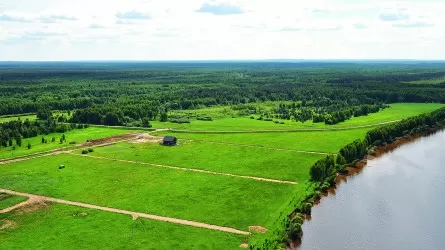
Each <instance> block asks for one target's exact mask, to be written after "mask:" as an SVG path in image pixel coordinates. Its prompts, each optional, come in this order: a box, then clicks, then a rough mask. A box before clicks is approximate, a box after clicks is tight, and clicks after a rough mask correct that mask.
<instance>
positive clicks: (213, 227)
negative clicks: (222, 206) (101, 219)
mask: <svg viewBox="0 0 445 250" xmlns="http://www.w3.org/2000/svg"><path fill="white" fill-rule="evenodd" d="M0 193H7V194H12V195H19V196H25V197H28V198H29V200H27V201H24V202H22V203H20V204H18V205H15V206H13V207H9V208H6V209H3V210H0V214H1V213H6V212H10V211H12V210H14V209H17V208H19V207H22V206H25V205H27V204H30V203H32V202H42V201H43V202H54V203H59V204H66V205H71V206H77V207H84V208H90V209H96V210H101V211H106V212H112V213H118V214H126V215H130V216H131V217H132V218H133V219H137V218H145V219H151V220H157V221H164V222H170V223H175V224H181V225H187V226H192V227H200V228H205V229H211V230H217V231H223V232H227V233H233V234H242V235H249V234H250V233H249V232H246V231H241V230H238V229H234V228H230V227H222V226H216V225H211V224H206V223H201V222H195V221H189V220H182V219H177V218H171V217H164V216H158V215H153V214H146V213H139V212H133V211H128V210H122V209H116V208H109V207H101V206H96V205H92V204H87V203H81V202H74V201H68V200H62V199H56V198H52V197H47V196H40V195H34V194H28V193H21V192H16V191H12V190H7V189H0Z"/></svg>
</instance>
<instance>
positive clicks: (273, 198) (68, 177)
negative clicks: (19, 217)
mask: <svg viewBox="0 0 445 250" xmlns="http://www.w3.org/2000/svg"><path fill="white" fill-rule="evenodd" d="M60 164H64V165H65V166H66V168H65V169H62V170H59V169H58V166H59V165H60ZM0 168H1V175H0V183H2V184H1V186H2V188H5V189H11V190H16V191H21V192H28V193H33V194H40V195H47V196H51V197H56V198H62V199H68V200H74V201H79V202H85V203H91V204H95V205H101V206H107V207H114V208H120V209H126V210H131V211H137V212H145V213H152V214H156V215H161V216H167V217H176V218H182V219H188V220H194V221H199V222H205V223H210V224H216V225H222V226H229V227H235V228H237V229H241V230H246V229H247V227H248V226H251V225H264V224H265V223H266V222H267V220H268V218H269V217H270V215H271V214H273V213H275V212H276V211H277V208H278V207H279V206H281V205H282V204H284V203H286V202H287V201H288V200H289V198H290V197H292V194H293V193H295V192H297V191H298V189H299V188H305V187H304V185H290V184H281V183H270V182H263V181H257V180H249V179H242V178H236V177H228V176H220V175H212V174H207V173H197V172H190V171H180V170H174V169H166V168H160V167H151V166H147V165H139V164H132V163H123V162H117V161H113V160H101V159H92V158H88V157H82V156H75V155H66V154H63V155H57V156H49V157H43V158H37V159H32V160H28V161H23V162H16V163H10V164H7V165H3V166H0Z"/></svg>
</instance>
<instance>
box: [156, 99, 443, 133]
mask: <svg viewBox="0 0 445 250" xmlns="http://www.w3.org/2000/svg"><path fill="white" fill-rule="evenodd" d="M443 106H444V105H443V104H437V103H396V104H391V107H390V108H388V109H385V110H382V111H380V112H378V113H374V114H369V115H367V116H360V117H353V118H351V119H350V120H347V121H345V122H342V123H339V124H336V125H325V124H324V123H312V122H310V121H308V122H305V123H301V122H294V121H288V120H279V119H274V120H278V121H283V122H284V123H285V124H275V123H274V122H271V121H258V120H256V119H250V118H248V117H238V118H221V119H216V120H214V121H198V120H192V121H191V123H189V124H177V123H168V122H167V123H161V122H156V121H154V122H152V124H153V127H154V128H174V129H183V130H197V131H245V130H292V129H304V128H306V129H309V128H316V129H330V128H331V129H332V128H344V127H353V126H364V125H372V124H379V123H383V122H390V121H395V120H400V119H403V118H407V117H410V116H414V115H418V114H422V113H426V112H431V111H433V110H436V109H438V108H441V107H443ZM254 117H258V116H255V115H254Z"/></svg>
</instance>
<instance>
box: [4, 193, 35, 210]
mask: <svg viewBox="0 0 445 250" xmlns="http://www.w3.org/2000/svg"><path fill="white" fill-rule="evenodd" d="M27 199H28V198H27V197H23V196H17V195H10V194H5V193H0V210H2V209H5V208H8V207H11V206H14V205H17V204H19V203H20V202H22V201H26V200H27Z"/></svg>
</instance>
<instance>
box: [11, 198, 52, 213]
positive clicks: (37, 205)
mask: <svg viewBox="0 0 445 250" xmlns="http://www.w3.org/2000/svg"><path fill="white" fill-rule="evenodd" d="M48 206H49V205H48V204H47V203H45V202H43V201H34V202H31V203H28V204H26V205H24V206H21V207H19V208H17V209H16V213H17V214H26V213H32V212H34V211H37V210H40V209H43V208H47V207H48Z"/></svg>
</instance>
